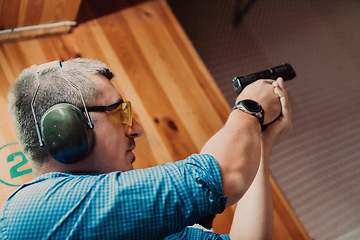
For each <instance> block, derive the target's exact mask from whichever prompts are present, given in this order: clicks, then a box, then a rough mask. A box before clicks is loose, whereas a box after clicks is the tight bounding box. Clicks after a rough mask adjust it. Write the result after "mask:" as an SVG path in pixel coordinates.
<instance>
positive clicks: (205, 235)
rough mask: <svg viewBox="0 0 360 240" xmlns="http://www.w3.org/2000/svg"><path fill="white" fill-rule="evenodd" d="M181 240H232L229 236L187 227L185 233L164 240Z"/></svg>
mask: <svg viewBox="0 0 360 240" xmlns="http://www.w3.org/2000/svg"><path fill="white" fill-rule="evenodd" d="M181 239H197V240H230V236H229V235H219V234H217V233H214V232H210V231H205V230H203V229H199V228H192V227H187V228H185V229H184V230H183V231H181V232H178V233H175V234H173V235H170V236H168V237H166V238H164V240H181Z"/></svg>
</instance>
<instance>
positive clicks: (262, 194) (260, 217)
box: [230, 79, 292, 240]
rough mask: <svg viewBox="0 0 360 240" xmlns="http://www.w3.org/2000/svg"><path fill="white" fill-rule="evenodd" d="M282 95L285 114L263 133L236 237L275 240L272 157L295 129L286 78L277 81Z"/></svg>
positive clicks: (239, 207) (234, 231) (237, 218)
mask: <svg viewBox="0 0 360 240" xmlns="http://www.w3.org/2000/svg"><path fill="white" fill-rule="evenodd" d="M274 86H276V89H275V92H276V93H277V94H278V95H279V97H280V102H281V107H282V114H281V116H280V117H279V119H277V120H276V121H274V122H273V123H271V124H270V125H269V127H268V129H267V130H266V131H265V132H263V133H262V136H261V160H260V166H259V169H258V172H257V174H256V177H255V179H254V182H253V183H252V184H251V186H250V188H249V190H248V191H247V192H246V193H245V195H244V196H243V197H242V199H241V200H240V201H239V202H238V204H237V207H236V211H235V215H234V219H233V224H232V227H231V231H230V237H231V239H232V240H236V239H240V237H241V239H272V236H273V205H272V197H271V188H270V181H269V177H270V176H269V174H270V170H269V156H270V152H271V149H272V148H273V146H274V145H275V143H276V142H277V141H278V140H279V139H280V138H281V137H282V136H283V135H284V134H285V133H287V132H288V131H290V130H291V128H292V123H291V109H290V105H289V101H288V97H287V91H286V89H285V85H284V82H283V81H282V79H278V80H277V81H276V82H274Z"/></svg>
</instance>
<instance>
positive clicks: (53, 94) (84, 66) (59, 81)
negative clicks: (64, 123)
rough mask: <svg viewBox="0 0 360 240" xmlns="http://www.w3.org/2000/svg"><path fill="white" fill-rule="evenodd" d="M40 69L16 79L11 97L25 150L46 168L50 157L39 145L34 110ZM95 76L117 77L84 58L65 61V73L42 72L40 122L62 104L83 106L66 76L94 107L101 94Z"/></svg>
mask: <svg viewBox="0 0 360 240" xmlns="http://www.w3.org/2000/svg"><path fill="white" fill-rule="evenodd" d="M37 67H38V66H36V65H33V66H31V67H30V68H27V69H25V70H24V71H23V72H22V73H21V74H20V75H19V77H18V78H17V79H16V81H15V83H14V84H13V85H12V87H11V89H10V92H9V94H8V100H9V105H8V107H9V111H10V115H11V120H12V123H13V125H14V128H15V133H16V136H17V138H18V140H19V145H20V147H21V150H22V151H23V153H24V154H25V156H26V157H27V158H28V159H29V160H31V161H32V162H33V163H35V164H37V165H42V164H43V163H44V162H45V161H46V159H48V157H49V156H50V154H49V153H48V151H47V149H46V148H45V147H40V145H39V141H38V137H37V134H36V129H35V121H34V118H33V114H32V110H31V102H32V99H33V96H34V93H35V91H36V88H37V80H36V79H37V76H36V75H37ZM61 71H62V74H63V75H62V74H61ZM94 74H101V75H103V76H105V77H106V78H107V79H109V80H111V79H112V78H113V76H114V75H113V73H112V72H111V71H110V70H109V68H108V67H107V66H106V65H105V64H104V63H101V62H98V61H94V60H87V59H82V58H77V59H72V60H69V61H65V62H63V63H62V68H61V70H60V67H56V66H49V67H48V68H46V69H44V70H43V71H41V72H40V73H39V75H38V80H39V84H40V87H39V90H38V92H37V95H36V99H35V100H34V110H35V115H36V119H37V121H38V122H40V119H41V117H42V115H43V114H44V113H45V111H46V110H47V109H49V108H50V107H52V106H53V105H55V104H58V103H70V104H73V105H75V106H77V107H83V104H82V101H81V97H80V93H79V92H78V91H77V90H76V89H75V88H74V87H72V86H71V85H70V84H68V83H67V82H66V81H65V80H64V79H63V77H62V76H64V78H65V79H66V80H67V81H71V82H72V83H73V84H74V85H75V86H76V87H77V88H78V89H79V90H80V92H81V94H82V96H83V98H84V101H85V103H86V105H87V106H92V105H94V104H95V103H96V100H97V97H98V95H99V89H97V87H96V83H95V82H94V81H93V79H92V77H91V76H92V75H94Z"/></svg>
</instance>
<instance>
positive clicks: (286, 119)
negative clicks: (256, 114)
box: [261, 78, 292, 154]
mask: <svg viewBox="0 0 360 240" xmlns="http://www.w3.org/2000/svg"><path fill="white" fill-rule="evenodd" d="M272 85H273V86H274V87H275V89H274V92H275V94H276V95H277V96H278V98H279V99H280V103H281V114H280V117H278V118H277V119H276V120H275V121H274V122H272V123H271V124H270V125H269V126H268V128H267V130H266V131H264V132H263V133H262V136H261V144H262V149H263V151H266V154H270V151H271V149H272V148H273V147H274V145H275V144H276V143H277V142H278V141H279V139H280V138H281V137H282V136H284V135H285V134H286V133H287V132H289V131H290V130H291V129H292V121H291V108H290V103H289V98H288V92H287V89H286V87H285V83H284V80H283V79H282V78H278V79H277V80H276V81H274V82H273V83H272ZM265 116H266V113H265Z"/></svg>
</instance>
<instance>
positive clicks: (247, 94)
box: [236, 80, 281, 125]
mask: <svg viewBox="0 0 360 240" xmlns="http://www.w3.org/2000/svg"><path fill="white" fill-rule="evenodd" d="M274 82H275V81H274V80H258V81H256V82H254V83H252V84H250V85H248V86H247V87H246V88H245V89H244V90H243V91H242V92H241V93H240V94H239V96H238V97H237V98H236V102H238V101H240V100H243V99H251V100H254V101H256V102H258V103H259V104H260V105H261V106H262V108H263V109H264V111H265V119H264V125H267V124H269V123H271V122H273V121H274V120H275V119H276V118H278V117H279V115H280V112H281V105H280V100H279V96H278V95H277V94H275V92H274V88H276V87H275V85H273V83H274Z"/></svg>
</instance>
